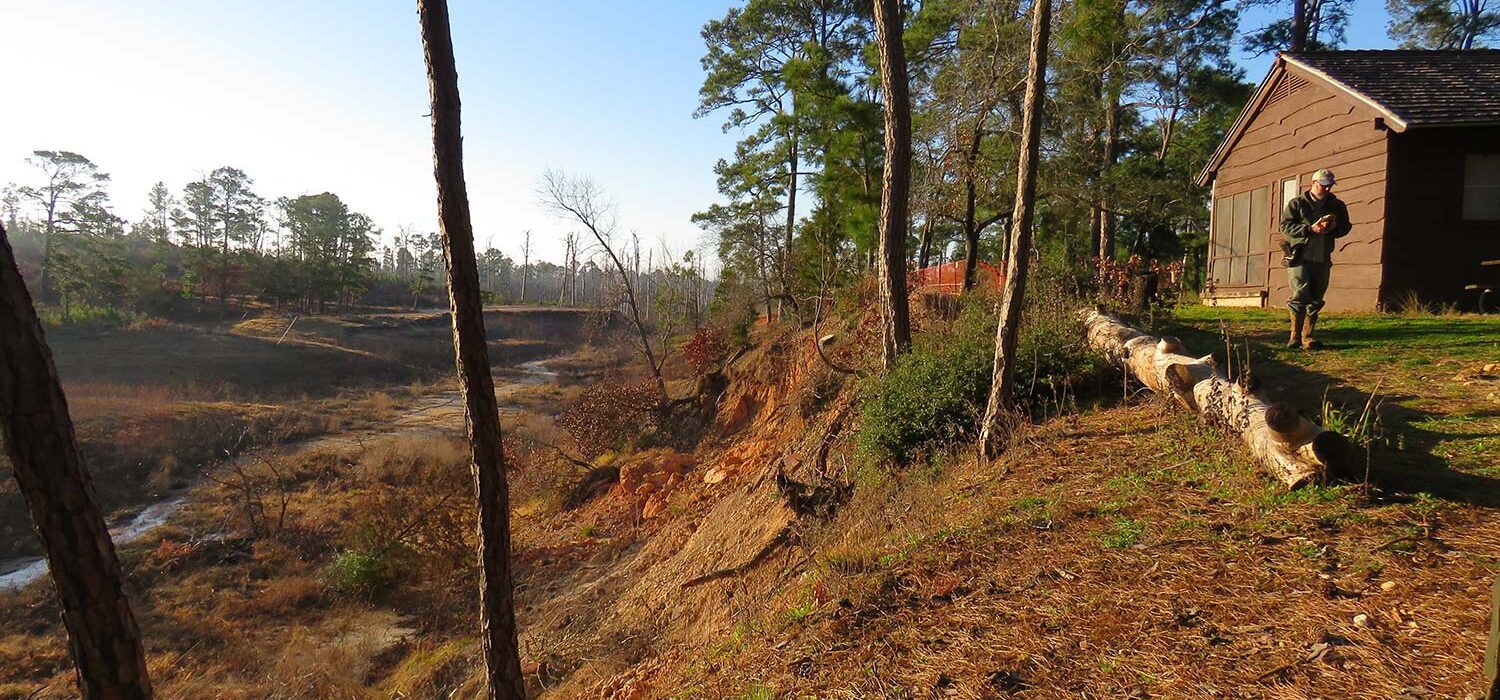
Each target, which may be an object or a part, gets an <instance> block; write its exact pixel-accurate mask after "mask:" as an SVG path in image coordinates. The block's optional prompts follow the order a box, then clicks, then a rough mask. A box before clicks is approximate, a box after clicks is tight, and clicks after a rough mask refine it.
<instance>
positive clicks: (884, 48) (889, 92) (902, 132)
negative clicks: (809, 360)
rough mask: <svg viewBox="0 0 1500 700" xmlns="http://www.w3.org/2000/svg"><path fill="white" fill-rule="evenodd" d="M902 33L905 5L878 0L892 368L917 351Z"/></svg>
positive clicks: (884, 269)
mask: <svg viewBox="0 0 1500 700" xmlns="http://www.w3.org/2000/svg"><path fill="white" fill-rule="evenodd" d="M901 33H902V27H901V3H900V2H899V0H876V2H875V35H876V39H877V41H878V43H879V45H880V84H881V86H882V88H883V89H884V90H885V169H884V172H883V173H882V174H881V178H880V181H881V193H880V296H881V302H882V303H881V305H880V317H881V327H882V329H883V330H884V333H883V334H882V335H883V337H884V340H885V353H884V358H885V366H886V368H887V369H889V368H890V366H891V365H892V364H894V363H895V361H896V357H897V356H899V355H901V354H902V353H904V352H906V351H907V349H908V348H910V347H911V319H910V315H909V314H908V312H907V306H906V301H907V300H906V215H907V208H908V206H909V205H910V203H909V202H908V201H907V199H908V195H909V194H910V192H911V96H910V92H909V87H908V85H907V78H906V48H905V47H904V46H903V45H902V43H901Z"/></svg>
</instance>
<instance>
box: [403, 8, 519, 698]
mask: <svg viewBox="0 0 1500 700" xmlns="http://www.w3.org/2000/svg"><path fill="white" fill-rule="evenodd" d="M417 13H418V15H419V16H420V17H421V23H422V46H423V51H424V53H425V55H426V58H427V86H428V89H429V91H430V93H431V96H432V150H433V175H434V176H435V177H436V178H437V190H438V218H439V222H440V227H441V231H442V237H443V250H444V252H445V253H446V254H447V255H446V257H447V262H448V305H449V308H450V309H451V312H452V316H453V347H454V351H455V355H456V358H457V364H458V376H459V388H460V389H461V390H462V392H463V398H464V423H465V424H466V427H467V428H468V433H469V447H470V449H471V451H472V455H471V456H472V468H473V472H474V482H475V486H476V490H477V494H476V495H477V497H478V500H479V541H480V563H481V567H482V571H483V582H482V583H481V584H480V588H479V620H480V625H481V627H482V628H483V631H482V635H481V639H482V640H483V647H484V660H485V670H486V674H487V681H488V684H487V685H488V690H489V697H490V698H492V699H498V698H506V699H509V698H524V697H526V684H525V680H524V678H523V677H522V675H521V657H520V649H519V647H518V646H517V645H516V617H515V599H514V591H513V589H512V585H511V571H510V494H509V488H508V486H507V484H506V481H505V455H504V452H503V450H502V448H501V442H500V412H499V406H498V405H497V404H496V402H495V385H494V382H493V379H492V378H491V377H490V358H489V348H488V346H487V345H486V342H485V332H484V309H483V305H482V302H481V300H480V296H479V269H478V265H477V263H476V262H475V258H474V229H473V225H472V223H471V221H470V219H469V193H468V186H467V185H466V184H465V182H464V166H463V159H464V154H463V138H462V135H461V133H460V117H459V99H458V69H457V68H456V67H455V65H454V60H453V37H452V35H451V34H450V33H449V28H448V4H447V1H446V0H418V2H417Z"/></svg>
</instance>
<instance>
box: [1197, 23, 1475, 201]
mask: <svg viewBox="0 0 1500 700" xmlns="http://www.w3.org/2000/svg"><path fill="white" fill-rule="evenodd" d="M1288 72H1293V73H1300V74H1302V75H1303V76H1306V77H1309V78H1310V79H1312V80H1313V81H1315V82H1320V83H1322V84H1324V85H1325V86H1326V87H1327V88H1329V89H1330V90H1332V91H1333V92H1335V93H1339V94H1342V95H1344V96H1346V97H1347V98H1349V99H1352V100H1356V101H1358V102H1361V103H1364V104H1365V105H1367V106H1369V107H1370V108H1371V109H1373V110H1374V111H1375V112H1376V113H1378V114H1379V115H1380V116H1381V117H1382V118H1383V119H1384V120H1385V126H1386V127H1388V128H1389V129H1390V130H1391V131H1395V132H1398V133H1399V132H1402V131H1406V130H1407V129H1409V128H1413V127H1456V126H1481V125H1500V49H1471V50H1467V51H1423V50H1405V49H1400V50H1395V49H1392V50H1359V51H1318V52H1308V53H1280V54H1277V56H1276V62H1275V63H1273V64H1271V70H1270V71H1269V72H1267V73H1266V77H1265V78H1264V79H1263V80H1261V83H1260V87H1258V88H1256V90H1255V94H1253V95H1251V96H1250V101H1249V102H1247V103H1246V104H1245V108H1244V109H1243V110H1242V111H1241V112H1240V116H1239V119H1236V120H1235V122H1234V126H1232V127H1230V129H1229V133H1227V134H1225V135H1224V140H1223V141H1221V142H1220V143H1219V148H1218V149H1217V150H1215V151H1214V154H1213V155H1212V156H1211V157H1210V158H1209V160H1208V163H1207V164H1206V165H1204V166H1203V170H1202V172H1200V173H1199V174H1198V179H1197V182H1198V184H1199V185H1207V184H1208V183H1210V182H1212V181H1213V178H1214V173H1216V172H1217V171H1218V169H1219V166H1220V165H1222V164H1223V163H1224V159H1225V158H1227V157H1228V156H1229V152H1230V150H1232V149H1233V148H1234V145H1235V143H1236V142H1238V141H1239V139H1240V136H1242V135H1243V134H1244V133H1245V129H1246V128H1247V127H1249V125H1250V120H1251V119H1252V118H1254V116H1255V114H1256V113H1257V112H1259V111H1260V109H1261V107H1262V106H1263V105H1264V104H1265V103H1266V101H1267V99H1268V98H1270V97H1271V96H1272V92H1273V88H1274V87H1275V85H1276V83H1277V79H1278V78H1280V77H1281V76H1283V75H1285V74H1287V73H1288Z"/></svg>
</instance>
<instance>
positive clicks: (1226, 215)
mask: <svg viewBox="0 0 1500 700" xmlns="http://www.w3.org/2000/svg"><path fill="white" fill-rule="evenodd" d="M1271 206H1272V205H1271V188H1270V187H1261V188H1258V189H1255V190H1252V191H1250V192H1241V193H1239V194H1235V195H1231V196H1228V197H1220V198H1218V199H1217V200H1215V201H1214V211H1213V217H1214V232H1213V248H1212V250H1211V251H1210V254H1211V257H1212V262H1211V264H1210V269H1209V272H1210V275H1211V276H1212V278H1213V281H1214V284H1216V285H1219V286H1221V287H1242V286H1255V287H1260V286H1264V285H1265V283H1266V244H1267V242H1268V240H1267V239H1268V237H1269V235H1270V227H1271V225H1272V224H1271V222H1272V220H1273V217H1272V211H1271Z"/></svg>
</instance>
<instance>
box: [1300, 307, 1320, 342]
mask: <svg viewBox="0 0 1500 700" xmlns="http://www.w3.org/2000/svg"><path fill="white" fill-rule="evenodd" d="M1317 329H1318V315H1317V314H1315V313H1312V314H1308V315H1307V332H1306V333H1304V334H1302V347H1304V348H1306V349H1308V350H1317V349H1319V348H1321V347H1323V343H1322V342H1321V341H1319V340H1318V339H1317V338H1315V337H1313V334H1314V333H1316V332H1317Z"/></svg>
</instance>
